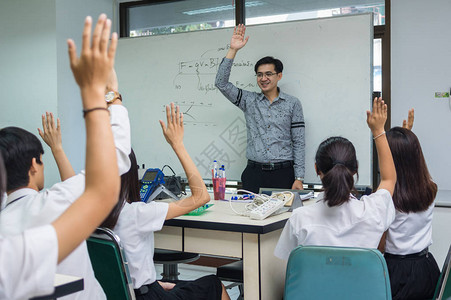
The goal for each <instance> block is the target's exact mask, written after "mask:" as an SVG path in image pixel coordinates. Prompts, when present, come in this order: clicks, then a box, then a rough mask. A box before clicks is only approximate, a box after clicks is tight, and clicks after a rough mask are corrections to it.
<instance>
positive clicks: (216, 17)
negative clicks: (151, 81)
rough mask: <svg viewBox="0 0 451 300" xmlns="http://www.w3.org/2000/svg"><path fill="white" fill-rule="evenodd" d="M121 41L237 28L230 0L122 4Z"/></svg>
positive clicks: (233, 8) (233, 6)
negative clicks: (131, 38) (123, 38)
mask: <svg viewBox="0 0 451 300" xmlns="http://www.w3.org/2000/svg"><path fill="white" fill-rule="evenodd" d="M120 14H121V16H124V18H122V17H121V21H120V23H121V25H120V26H121V37H139V36H147V35H155V34H171V33H178V32H186V31H196V30H208V29H214V28H221V27H233V26H235V5H234V4H233V1H231V0H202V1H199V0H187V1H164V2H162V1H159V2H157V1H155V3H149V1H138V2H127V3H122V4H120Z"/></svg>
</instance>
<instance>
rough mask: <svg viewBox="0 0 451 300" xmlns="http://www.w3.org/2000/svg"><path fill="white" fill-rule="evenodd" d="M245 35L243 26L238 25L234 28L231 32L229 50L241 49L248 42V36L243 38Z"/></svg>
mask: <svg viewBox="0 0 451 300" xmlns="http://www.w3.org/2000/svg"><path fill="white" fill-rule="evenodd" d="M245 33H246V26H244V25H243V24H239V25H238V26H235V29H234V30H233V35H232V40H231V41H230V48H231V49H233V50H235V51H238V50H240V49H241V48H243V47H244V46H245V45H246V43H247V41H248V40H249V36H248V37H246V38H244V34H245Z"/></svg>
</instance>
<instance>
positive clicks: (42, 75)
mask: <svg viewBox="0 0 451 300" xmlns="http://www.w3.org/2000/svg"><path fill="white" fill-rule="evenodd" d="M55 57H56V29H55V0H42V1H33V0H18V1H17V0H2V1H1V2H0V66H1V67H0V98H1V99H2V108H1V110H0V128H3V127H6V126H18V127H21V128H24V129H26V130H28V131H30V132H32V133H34V134H36V135H37V136H38V132H37V128H38V127H40V128H42V124H41V114H43V113H45V111H51V112H54V113H56V112H57V91H56V82H57V66H56V59H55ZM38 137H39V136H38ZM39 139H41V138H40V137H39ZM43 144H44V143H43ZM44 151H45V155H44V157H43V160H44V164H45V168H44V172H45V178H46V184H49V183H52V182H55V181H57V180H58V179H59V176H58V171H57V168H56V164H55V163H54V160H53V157H52V154H51V151H50V148H48V147H47V145H44Z"/></svg>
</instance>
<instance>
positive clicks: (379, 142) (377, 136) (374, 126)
mask: <svg viewBox="0 0 451 300" xmlns="http://www.w3.org/2000/svg"><path fill="white" fill-rule="evenodd" d="M366 115H367V118H366V122H367V123H368V127H369V128H370V129H371V133H372V134H373V139H374V143H375V144H376V149H377V157H378V160H379V169H380V173H381V182H380V183H379V187H378V188H377V189H378V190H379V189H386V190H387V191H389V192H390V194H391V195H392V196H393V192H394V190H395V184H396V169H395V164H394V162H393V157H392V155H391V151H390V147H389V146H388V141H387V137H386V135H385V130H384V125H385V121H386V120H387V104H385V103H384V101H383V100H382V99H381V98H379V99H378V98H374V101H373V111H372V112H370V111H367V112H366Z"/></svg>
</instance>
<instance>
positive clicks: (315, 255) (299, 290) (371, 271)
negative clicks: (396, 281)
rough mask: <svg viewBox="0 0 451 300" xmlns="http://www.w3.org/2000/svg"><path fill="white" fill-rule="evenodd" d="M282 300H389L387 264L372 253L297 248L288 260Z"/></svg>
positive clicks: (351, 249)
mask: <svg viewBox="0 0 451 300" xmlns="http://www.w3.org/2000/svg"><path fill="white" fill-rule="evenodd" d="M284 299H285V300H291V299H346V300H350V299H359V300H360V299H365V300H372V299H374V300H382V299H391V290H390V279H389V275H388V270H387V264H386V263H385V259H384V257H383V256H382V254H381V253H380V252H379V251H378V250H376V249H365V248H342V247H327V246H299V247H297V248H296V249H294V250H293V251H292V252H291V254H290V257H289V259H288V265H287V272H286V277H285V296H284Z"/></svg>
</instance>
